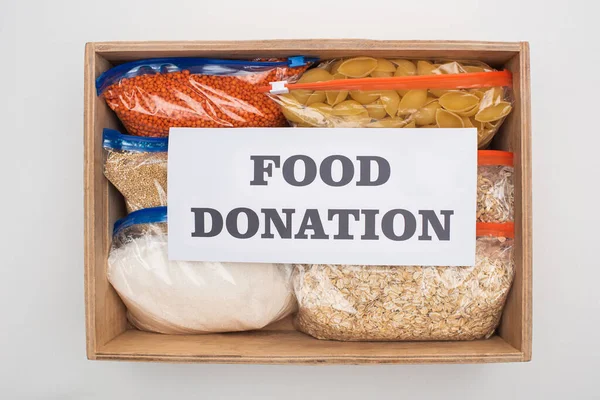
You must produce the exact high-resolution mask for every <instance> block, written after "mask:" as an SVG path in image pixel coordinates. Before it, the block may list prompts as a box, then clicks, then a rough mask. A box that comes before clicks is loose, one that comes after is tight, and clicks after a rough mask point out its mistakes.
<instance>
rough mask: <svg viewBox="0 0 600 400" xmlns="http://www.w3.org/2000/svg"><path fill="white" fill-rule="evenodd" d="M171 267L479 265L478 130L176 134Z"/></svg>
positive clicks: (171, 137)
mask: <svg viewBox="0 0 600 400" xmlns="http://www.w3.org/2000/svg"><path fill="white" fill-rule="evenodd" d="M168 171H169V176H168V224H169V258H170V259H172V260H190V261H228V262H277V263H311V264H313V263H314V264H321V263H325V264H360V265H439V266H472V265H474V262H475V212H476V178H477V132H476V130H475V129H383V128H382V129H366V128H365V129H359V128H352V129H350V128H336V129H318V128H294V129H290V128H267V129H265V128H246V129H240V128H237V129H202V128H198V129H196V128H172V129H171V131H170V135H169V165H168Z"/></svg>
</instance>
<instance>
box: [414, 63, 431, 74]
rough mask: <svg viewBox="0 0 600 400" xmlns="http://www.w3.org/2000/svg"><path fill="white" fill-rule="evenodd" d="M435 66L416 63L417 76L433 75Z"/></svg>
mask: <svg viewBox="0 0 600 400" xmlns="http://www.w3.org/2000/svg"><path fill="white" fill-rule="evenodd" d="M434 70H435V65H433V64H432V63H430V62H428V61H418V62H417V75H433V74H435V72H434Z"/></svg>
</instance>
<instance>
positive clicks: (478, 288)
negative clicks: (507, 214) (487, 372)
mask: <svg viewBox="0 0 600 400" xmlns="http://www.w3.org/2000/svg"><path fill="white" fill-rule="evenodd" d="M513 234H514V225H513V224H512V223H505V224H491V223H490V224H485V223H478V224H477V245H476V261H475V265H474V266H472V267H446V266H439V267H423V266H364V265H296V266H295V267H294V273H293V283H294V291H295V294H296V297H297V299H298V305H299V311H298V313H297V314H296V317H295V325H296V327H297V328H298V329H299V330H300V331H302V332H304V333H307V334H309V335H311V336H314V337H316V338H318V339H330V340H346V341H390V340H398V341H400V340H411V341H416V340H473V339H482V338H487V337H489V336H491V335H492V334H493V332H494V330H495V328H496V327H497V325H498V323H499V321H500V317H501V315H502V308H503V306H504V302H505V300H506V297H507V295H508V292H509V290H510V287H511V284H512V281H513V277H514V260H513V251H512V249H513Z"/></svg>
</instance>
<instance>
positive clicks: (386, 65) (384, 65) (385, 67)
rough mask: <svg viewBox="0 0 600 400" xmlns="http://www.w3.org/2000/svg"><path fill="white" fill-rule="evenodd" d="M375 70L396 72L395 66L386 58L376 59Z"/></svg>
mask: <svg viewBox="0 0 600 400" xmlns="http://www.w3.org/2000/svg"><path fill="white" fill-rule="evenodd" d="M375 71H377V72H396V66H395V65H394V64H393V63H392V62H391V61H388V60H386V59H385V58H378V59H377V67H376V68H375Z"/></svg>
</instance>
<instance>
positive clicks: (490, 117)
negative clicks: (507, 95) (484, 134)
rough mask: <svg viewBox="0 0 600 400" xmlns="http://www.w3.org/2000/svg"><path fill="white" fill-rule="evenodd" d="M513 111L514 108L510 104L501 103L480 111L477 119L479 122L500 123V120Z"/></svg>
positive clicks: (476, 116)
mask: <svg viewBox="0 0 600 400" xmlns="http://www.w3.org/2000/svg"><path fill="white" fill-rule="evenodd" d="M511 110H512V106H511V105H510V103H507V102H505V101H501V102H499V103H498V104H496V105H493V106H491V107H487V108H484V109H483V110H481V111H479V112H478V113H477V114H476V115H475V119H476V120H477V121H479V122H493V121H498V120H499V119H502V118H504V117H506V116H507V115H508V114H509V113H510V111H511Z"/></svg>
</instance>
